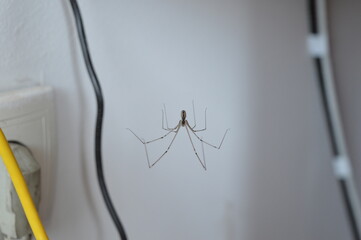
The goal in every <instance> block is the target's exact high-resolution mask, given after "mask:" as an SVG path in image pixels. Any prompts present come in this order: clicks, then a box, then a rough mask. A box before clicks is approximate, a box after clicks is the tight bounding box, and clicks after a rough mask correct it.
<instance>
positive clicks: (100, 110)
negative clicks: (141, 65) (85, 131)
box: [70, 0, 127, 240]
mask: <svg viewBox="0 0 361 240" xmlns="http://www.w3.org/2000/svg"><path fill="white" fill-rule="evenodd" d="M70 3H71V7H72V9H73V13H74V18H75V24H76V29H77V31H78V36H79V41H80V45H81V49H82V52H83V57H84V61H85V65H86V68H87V70H88V74H89V77H90V80H91V83H92V85H93V88H94V92H95V95H96V99H97V120H96V126H95V162H96V169H97V177H98V182H99V186H100V190H101V192H102V195H103V198H104V201H105V204H106V206H107V208H108V211H109V213H110V215H111V217H112V219H113V222H114V224H115V226H116V228H117V230H118V233H119V235H120V238H121V239H122V240H127V236H126V233H125V231H124V228H123V225H122V223H121V222H120V219H119V217H118V214H117V212H116V210H115V208H114V206H113V203H112V200H111V198H110V196H109V192H108V190H107V186H106V184H105V179H104V173H103V163H102V154H101V139H102V125H103V115H104V99H103V94H102V90H101V87H100V83H99V81H98V77H97V75H96V72H95V69H94V67H93V63H92V60H91V57H90V52H89V48H88V43H87V40H86V35H85V30H84V26H83V21H82V17H81V13H80V9H79V6H78V3H77V1H76V0H70Z"/></svg>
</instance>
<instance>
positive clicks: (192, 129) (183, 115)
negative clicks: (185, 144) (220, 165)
mask: <svg viewBox="0 0 361 240" xmlns="http://www.w3.org/2000/svg"><path fill="white" fill-rule="evenodd" d="M192 105H193V116H194V126H193V127H191V126H190V125H189V123H188V121H187V120H186V118H187V112H186V111H185V110H182V111H181V114H180V115H181V120H179V122H178V124H177V125H176V126H175V127H174V128H169V127H168V119H167V112H166V108H165V105H163V106H164V109H163V110H162V129H163V130H165V131H168V132H167V133H166V134H165V135H163V136H161V137H159V138H156V139H153V140H150V141H145V140H144V139H143V138H140V137H138V136H137V135H136V134H135V133H134V132H133V131H132V130H130V129H129V128H128V130H129V131H130V132H132V133H133V134H134V136H135V137H136V138H138V140H139V141H140V142H141V143H143V145H144V148H145V153H146V156H147V161H148V166H149V168H151V167H153V166H154V165H155V164H156V163H157V162H158V161H159V160H160V159H161V158H162V157H163V156H164V155H165V154H166V153H168V151H169V149H170V147H171V146H172V144H173V142H174V140H175V138H176V137H177V134H178V132H179V129H180V128H181V127H185V129H186V131H187V134H188V137H189V140H190V142H191V144H192V147H193V151H194V153H195V155H196V156H197V159H198V160H199V162H200V163H201V165H202V167H203V168H204V170H207V166H206V159H205V155H204V147H203V143H205V144H207V145H209V146H211V147H213V148H216V149H220V148H221V146H222V143H223V140H224V138H225V137H226V134H227V132H228V130H229V129H227V130H226V132H225V133H224V135H223V138H222V140H221V143H220V144H219V146H215V145H213V144H210V143H208V142H206V141H204V140H203V138H202V137H199V136H198V135H197V133H196V132H201V131H205V130H206V129H207V108H206V109H205V111H204V119H205V120H204V122H205V123H204V125H205V127H204V128H203V129H198V130H196V129H195V127H196V117H195V111H194V103H193V102H192ZM164 116H165V122H166V126H167V127H164ZM171 133H174V136H173V138H172V140H171V142H170V144H169V145H168V147H167V149H166V150H165V151H164V152H163V154H162V155H161V156H160V157H159V158H158V159H157V160H156V161H155V162H153V163H151V162H150V160H149V156H148V150H147V145H148V144H149V143H152V142H155V141H158V140H161V139H163V138H165V137H167V136H168V135H170V134H171ZM190 133H193V135H194V136H195V137H196V138H197V139H198V140H199V141H200V142H201V144H202V152H203V161H202V160H201V158H200V157H199V154H198V152H197V150H196V148H195V146H194V144H193V140H192V138H191V134H190Z"/></svg>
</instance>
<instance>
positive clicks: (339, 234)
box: [0, 0, 361, 240]
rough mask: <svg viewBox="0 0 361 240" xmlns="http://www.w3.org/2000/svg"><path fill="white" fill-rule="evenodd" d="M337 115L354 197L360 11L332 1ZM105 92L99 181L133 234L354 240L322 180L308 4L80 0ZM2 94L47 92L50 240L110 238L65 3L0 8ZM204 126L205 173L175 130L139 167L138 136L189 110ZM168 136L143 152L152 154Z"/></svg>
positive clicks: (85, 82) (91, 110) (359, 179)
mask: <svg viewBox="0 0 361 240" xmlns="http://www.w3.org/2000/svg"><path fill="white" fill-rule="evenodd" d="M327 3H328V14H329V17H328V18H329V24H330V29H329V30H330V36H331V51H332V54H333V64H334V65H333V66H334V70H335V72H334V73H335V80H336V83H335V84H336V87H337V88H336V90H337V95H338V97H339V100H340V101H339V105H340V110H341V118H342V120H343V123H344V128H345V134H346V140H347V144H348V149H349V152H350V157H351V160H352V164H353V166H354V167H355V168H354V171H355V179H356V185H357V187H358V190H359V192H360V191H361V176H360V171H361V162H360V159H361V148H359V144H360V143H361V127H360V125H359V123H360V122H361V110H360V108H359V107H358V106H359V104H358V103H359V102H360V100H361V97H360V96H361V94H360V89H361V81H360V80H358V78H359V77H360V76H361V72H360V71H361V70H360V67H359V66H358V65H359V63H360V62H361V48H360V47H359V43H360V42H361V33H360V31H359V26H360V24H361V14H360V12H361V3H360V2H359V1H353V0H346V1H335V0H330V1H327ZM79 5H80V8H81V10H82V14H83V19H84V23H85V28H86V31H87V37H88V43H89V47H90V51H91V54H92V57H93V62H94V65H95V68H96V70H97V73H98V76H99V78H100V81H101V84H102V87H103V91H104V96H105V122H104V135H103V156H104V167H105V174H106V180H107V183H108V186H109V190H110V193H111V196H112V198H113V202H114V204H115V206H116V208H117V210H118V212H119V214H120V217H121V219H122V221H123V223H124V226H125V228H126V230H127V233H128V235H129V239H149V240H166V239H167V240H168V239H173V240H183V239H191V240H219V239H225V240H238V239H247V240H262V239H267V240H280V239H292V240H304V239H308V240H319V239H329V240H333V239H334V240H339V239H352V237H351V232H350V228H349V226H348V220H347V216H346V213H345V209H344V205H343V203H342V196H341V193H340V189H339V186H338V183H337V180H336V178H335V177H334V174H333V169H332V165H331V162H330V159H331V158H332V155H331V148H330V144H329V140H328V135H327V129H326V126H325V120H324V115H323V109H322V104H321V102H320V96H319V90H318V87H317V82H316V74H315V71H314V66H313V63H312V60H311V58H310V55H309V53H308V50H307V41H306V40H307V36H308V13H307V3H306V1H296V0H293V1H289V0H272V1H270V0H267V1H266V0H263V1H261V0H252V1H251V0H208V1H204V0H193V1H188V0H173V1H164V0H153V1H145V0H139V1H116V0H107V1H95V0H88V1H85V0H79ZM0 6H1V7H0V56H1V57H0V90H1V91H6V90H9V89H16V88H21V87H25V86H31V85H39V84H40V85H50V86H52V87H53V88H54V90H55V95H56V101H55V103H56V121H57V125H56V126H57V143H58V150H57V159H56V161H57V163H56V175H55V177H56V180H55V181H54V183H53V189H54V192H55V200H54V204H53V206H54V208H53V209H52V211H51V214H50V217H48V219H45V221H44V222H45V225H46V228H47V230H48V232H49V236H50V238H51V239H89V240H92V239H117V237H118V236H117V233H116V230H115V228H114V226H113V223H112V222H111V219H110V217H109V216H108V213H107V211H106V208H105V206H104V203H103V200H102V198H101V195H100V191H99V188H98V183H97V180H96V175H95V164H94V155H93V152H94V150H93V132H94V124H95V114H96V107H95V98H94V93H93V90H92V87H91V85H90V83H89V79H88V75H87V73H86V70H85V66H84V63H83V59H82V55H81V51H80V47H79V43H78V39H77V35H76V30H75V26H74V21H73V16H72V12H71V9H70V5H69V3H68V1H65V0H57V1H46V0H38V1H36V2H34V1H13V0H0ZM192 100H194V102H195V107H196V116H197V124H198V125H199V126H200V127H201V126H203V124H204V109H205V108H206V107H207V108H208V116H207V127H208V129H207V131H206V132H204V134H203V135H202V136H204V138H205V139H207V140H209V141H210V142H213V143H217V142H219V141H220V140H221V138H222V135H223V133H224V131H225V129H227V128H230V129H231V130H230V132H229V134H228V135H227V137H226V139H225V142H224V145H223V146H222V148H221V149H220V150H215V149H213V148H208V147H206V146H205V153H206V161H207V167H208V169H207V171H204V170H203V168H202V167H201V165H200V164H199V162H198V160H197V159H196V156H195V155H194V152H193V150H192V148H191V145H190V143H189V139H188V137H187V135H186V132H185V131H184V129H181V130H183V131H181V132H180V134H179V136H178V137H177V139H176V141H175V142H174V144H173V146H172V148H171V151H169V153H168V154H167V155H166V156H165V157H164V158H163V159H162V160H161V161H160V162H159V163H158V164H157V165H156V166H155V167H154V168H152V169H148V166H147V162H146V156H145V152H144V147H143V145H142V144H141V143H140V142H139V141H138V140H137V139H136V138H135V137H134V136H133V135H131V134H130V133H129V132H127V131H126V128H131V129H132V130H134V131H135V132H136V133H137V134H139V135H140V136H142V137H144V138H145V139H147V140H148V139H153V138H156V137H159V136H161V135H163V134H164V131H163V130H162V129H161V121H162V118H161V109H162V104H163V103H165V104H166V106H167V110H168V120H169V123H170V125H172V127H173V125H174V126H175V125H176V124H177V123H178V121H179V119H180V111H181V110H182V109H185V110H186V111H187V112H188V116H189V119H190V121H192V119H193V117H192V114H191V113H192ZM166 147H167V142H164V143H159V144H155V145H154V146H151V147H149V150H150V153H151V155H152V154H153V155H154V156H156V155H159V154H161V153H162V152H164V150H165V149H166Z"/></svg>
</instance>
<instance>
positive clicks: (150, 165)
mask: <svg viewBox="0 0 361 240" xmlns="http://www.w3.org/2000/svg"><path fill="white" fill-rule="evenodd" d="M180 124H181V123H180V122H179V124H178V125H177V130H176V131H175V135H174V137H173V139H172V141H171V142H170V144H169V146H168V148H167V150H165V152H164V153H163V154H162V155H161V156H160V157H159V158H158V159H157V160H156V161H155V162H154V163H152V164H150V163H149V158H148V151H147V147H145V150H146V151H147V160H148V165H149V168H151V167H153V166H154V165H155V164H156V163H157V162H159V160H160V159H161V158H162V157H163V156H164V155H165V154H166V153H167V152H168V151H169V149H170V147H171V146H172V144H173V142H174V140H175V138H176V137H177V134H178V131H179V129H180V126H181V125H180ZM144 146H146V144H144Z"/></svg>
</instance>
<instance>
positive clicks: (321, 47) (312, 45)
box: [307, 34, 327, 57]
mask: <svg viewBox="0 0 361 240" xmlns="http://www.w3.org/2000/svg"><path fill="white" fill-rule="evenodd" d="M307 44H308V51H309V52H310V54H311V56H312V57H321V56H324V55H326V54H327V44H326V38H325V36H324V35H323V34H311V35H309V36H308V39H307Z"/></svg>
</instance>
